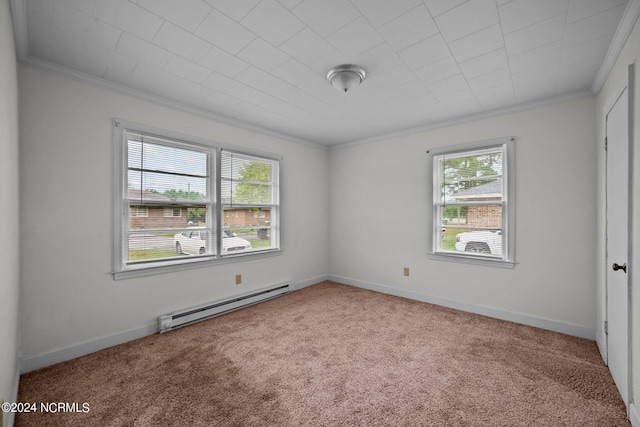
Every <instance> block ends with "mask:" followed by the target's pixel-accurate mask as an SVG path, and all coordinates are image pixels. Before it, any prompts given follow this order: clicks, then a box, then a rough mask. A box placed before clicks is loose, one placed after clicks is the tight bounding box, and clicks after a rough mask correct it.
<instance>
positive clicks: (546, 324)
mask: <svg viewBox="0 0 640 427" xmlns="http://www.w3.org/2000/svg"><path fill="white" fill-rule="evenodd" d="M329 280H332V281H334V282H338V283H344V284H346V285H352V286H357V287H359V288H364V289H369V290H372V291H377V292H381V293H385V294H390V295H395V296H399V297H404V298H409V299H413V300H417V301H423V302H428V303H431V304H436V305H441V306H444V307H449V308H454V309H457V310H462V311H467V312H470V313H475V314H481V315H483V316H487V317H493V318H496V319H502V320H508V321H510V322H515V323H520V324H523V325H528V326H535V327H537V328H541V329H547V330H550V331H555V332H560V333H563V334H567V335H573V336H576V337H580V338H587V339H591V340H593V339H595V336H596V332H595V330H594V329H592V328H587V327H585V326H580V325H573V324H571V323H565V322H560V321H557V320H552V319H546V318H543V317H538V316H532V315H529V314H523V313H516V312H513V311H507V310H502V309H499V308H495V307H487V306H483V305H476V304H471V303H468V302H463V301H457V300H452V299H448V298H442V297H437V296H433V295H429V294H424V293H421V292H416V291H411V290H407V289H398V288H394V287H391V286H387V285H382V284H379V283H372V282H366V281H362V280H357V279H352V278H349V277H343V276H337V275H333V274H330V275H329ZM639 427H640V426H639Z"/></svg>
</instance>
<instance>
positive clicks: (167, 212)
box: [164, 208, 182, 218]
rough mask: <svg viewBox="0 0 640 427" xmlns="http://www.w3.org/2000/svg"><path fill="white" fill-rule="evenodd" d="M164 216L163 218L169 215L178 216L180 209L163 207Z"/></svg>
mask: <svg viewBox="0 0 640 427" xmlns="http://www.w3.org/2000/svg"><path fill="white" fill-rule="evenodd" d="M164 216H165V218H170V217H174V218H179V217H181V216H182V209H181V208H164Z"/></svg>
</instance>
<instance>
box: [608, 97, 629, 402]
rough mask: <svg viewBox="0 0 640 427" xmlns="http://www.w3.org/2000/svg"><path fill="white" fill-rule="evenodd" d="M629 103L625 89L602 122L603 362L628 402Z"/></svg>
mask: <svg viewBox="0 0 640 427" xmlns="http://www.w3.org/2000/svg"><path fill="white" fill-rule="evenodd" d="M628 121H629V102H628V90H627V89H626V88H625V89H624V91H623V92H622V94H621V95H620V97H619V98H618V99H617V101H616V102H615V104H614V105H613V107H612V108H611V110H609V113H608V114H607V118H606V132H607V174H606V179H607V187H606V188H607V321H608V323H607V329H608V335H607V362H608V365H609V370H610V371H611V376H613V380H614V381H615V383H616V385H617V386H618V390H619V391H620V395H621V396H622V399H623V400H624V402H625V404H628V403H629V400H628V391H629V389H628V348H629V335H628V326H629V323H628V318H629V280H628V277H629V275H628V274H627V264H628V244H629V232H628V229H629V163H628V162H629V160H628V159H629V132H628Z"/></svg>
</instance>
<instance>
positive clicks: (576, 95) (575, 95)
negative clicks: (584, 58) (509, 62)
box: [329, 90, 595, 150]
mask: <svg viewBox="0 0 640 427" xmlns="http://www.w3.org/2000/svg"><path fill="white" fill-rule="evenodd" d="M593 97H595V94H594V93H593V92H591V91H590V90H583V91H578V92H572V93H569V94H565V95H558V96H553V97H548V98H543V99H539V100H536V101H531V102H526V103H522V104H517V105H512V106H510V107H505V108H498V109H495V110H491V111H483V112H481V113H476V114H471V115H468V116H464V117H458V118H455V119H449V120H443V121H439V122H433V123H429V124H426V125H424V126H416V127H412V128H408V129H403V130H401V131H397V132H390V133H386V134H382V135H376V136H374V137H370V138H364V139H359V140H356V141H345V142H344V143H339V144H335V145H332V146H330V147H329V150H339V149H341V148H347V147H353V146H356V145H362V144H370V143H373V142H377V141H382V140H385V139H391V138H398V137H402V136H408V135H414V134H417V133H420V132H427V131H430V130H434V129H440V128H444V127H449V126H455V125H459V124H463V123H468V122H473V121H476V120H481V119H487V118H491V117H496V116H502V115H505V114H512V113H518V112H521V111H526V110H531V109H534V108H538V107H544V106H546V105H550V104H557V103H559V102H565V101H572V100H575V99H582V98H593Z"/></svg>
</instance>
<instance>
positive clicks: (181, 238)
mask: <svg viewBox="0 0 640 427" xmlns="http://www.w3.org/2000/svg"><path fill="white" fill-rule="evenodd" d="M210 245H211V232H210V230H208V229H206V228H204V227H192V228H188V229H186V230H183V231H182V232H180V233H176V234H175V235H174V236H173V247H174V248H175V251H176V254H179V255H181V256H187V255H204V254H208V253H211V252H215V250H213V249H211V250H209V247H210ZM212 246H213V245H212Z"/></svg>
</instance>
